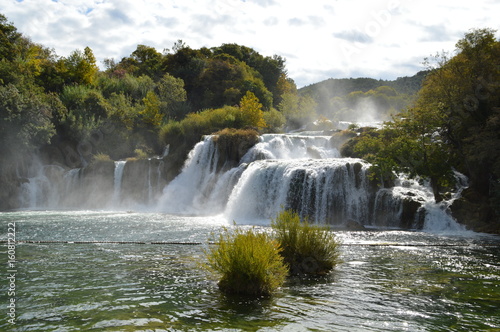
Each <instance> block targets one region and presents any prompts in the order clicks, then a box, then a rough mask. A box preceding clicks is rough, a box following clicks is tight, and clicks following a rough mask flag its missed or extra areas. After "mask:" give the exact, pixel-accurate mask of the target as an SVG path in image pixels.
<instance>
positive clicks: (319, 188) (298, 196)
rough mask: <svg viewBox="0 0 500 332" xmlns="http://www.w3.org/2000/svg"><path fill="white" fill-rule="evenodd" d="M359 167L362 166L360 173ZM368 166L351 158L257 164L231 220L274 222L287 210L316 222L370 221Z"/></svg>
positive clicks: (240, 188) (236, 196)
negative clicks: (366, 172) (282, 209)
mask: <svg viewBox="0 0 500 332" xmlns="http://www.w3.org/2000/svg"><path fill="white" fill-rule="evenodd" d="M355 164H358V165H359V166H360V167H359V168H360V170H359V174H356V171H355V170H354V166H353V165H355ZM367 167H368V165H367V164H366V163H365V162H364V161H362V160H359V159H350V158H344V159H340V158H336V159H332V158H329V159H292V160H275V159H272V160H263V161H256V162H253V163H252V164H250V166H249V167H248V169H247V170H246V171H245V172H244V173H243V175H242V177H241V179H240V181H239V182H238V184H237V185H236V187H235V188H234V190H233V192H232V194H231V197H230V199H229V203H228V208H227V210H226V215H227V217H228V218H230V219H234V220H237V219H240V220H245V221H247V222H248V221H249V220H266V219H267V220H268V219H271V218H274V217H275V216H276V214H277V213H278V212H279V211H280V210H281V208H282V207H284V208H293V209H295V210H297V211H298V212H299V214H300V215H301V216H302V217H306V216H307V217H309V218H310V219H311V221H314V222H329V223H332V224H342V223H343V222H344V221H347V220H349V219H354V220H359V221H362V222H366V221H367V220H368V211H369V210H368V190H367V183H366V182H367V181H366V176H364V172H365V171H366V169H367ZM357 182H358V183H357Z"/></svg>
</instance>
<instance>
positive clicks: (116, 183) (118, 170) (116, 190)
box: [112, 160, 127, 206]
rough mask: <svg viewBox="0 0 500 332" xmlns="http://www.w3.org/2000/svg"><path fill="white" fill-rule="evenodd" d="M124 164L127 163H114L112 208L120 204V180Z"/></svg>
mask: <svg viewBox="0 0 500 332" xmlns="http://www.w3.org/2000/svg"><path fill="white" fill-rule="evenodd" d="M126 163H127V161H124V160H120V161H115V172H114V178H113V201H112V204H113V206H120V203H121V191H122V178H123V170H124V169H125V164H126Z"/></svg>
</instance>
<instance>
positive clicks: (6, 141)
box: [0, 84, 55, 159]
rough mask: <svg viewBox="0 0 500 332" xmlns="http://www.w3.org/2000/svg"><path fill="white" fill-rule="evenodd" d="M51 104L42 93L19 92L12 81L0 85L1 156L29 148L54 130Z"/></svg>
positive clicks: (45, 138) (46, 140) (41, 143)
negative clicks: (51, 119)
mask: <svg viewBox="0 0 500 332" xmlns="http://www.w3.org/2000/svg"><path fill="white" fill-rule="evenodd" d="M51 114H52V108H51V106H50V104H49V103H47V101H46V100H45V96H44V95H43V94H39V93H37V92H36V91H25V92H22V91H20V90H19V89H17V88H16V87H15V86H14V85H12V84H9V85H7V86H0V141H1V144H0V150H1V151H2V156H4V157H2V159H4V158H5V159H6V158H7V157H8V156H11V155H13V154H22V153H23V152H32V151H33V150H34V149H35V148H37V147H40V146H42V145H44V144H48V143H49V141H50V138H51V137H52V136H53V135H54V134H55V130H54V125H53V124H52V123H51V121H50V118H51Z"/></svg>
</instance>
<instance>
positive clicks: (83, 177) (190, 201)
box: [20, 133, 466, 231]
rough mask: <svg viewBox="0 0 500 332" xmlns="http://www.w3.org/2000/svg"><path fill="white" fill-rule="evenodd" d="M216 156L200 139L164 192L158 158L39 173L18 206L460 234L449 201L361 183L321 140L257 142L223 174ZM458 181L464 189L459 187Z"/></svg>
mask: <svg viewBox="0 0 500 332" xmlns="http://www.w3.org/2000/svg"><path fill="white" fill-rule="evenodd" d="M219 149H220V147H219V146H218V143H217V139H215V137H214V136H206V137H205V138H204V139H203V140H202V141H201V142H199V143H198V144H196V146H195V147H194V148H193V150H192V151H191V152H190V154H189V156H188V159H187V160H186V162H185V166H184V169H183V171H182V172H181V174H179V175H178V176H177V177H176V178H175V179H174V180H173V181H171V182H170V183H169V184H168V185H167V186H165V185H164V183H165V180H164V177H163V175H162V169H163V167H164V162H163V160H162V159H160V158H150V159H147V160H145V159H143V160H133V161H130V162H125V161H117V162H114V163H112V162H108V161H103V162H100V163H97V164H91V165H89V166H87V167H85V168H82V169H72V170H67V169H64V168H62V167H60V166H56V165H45V166H42V165H39V167H38V168H37V167H34V169H36V171H32V172H31V174H32V175H31V177H29V178H27V179H26V180H24V182H23V184H22V186H21V191H20V202H21V207H23V208H29V209H40V208H49V209H59V208H63V209H67V208H71V209H73V208H90V209H94V208H127V209H131V208H132V209H134V208H140V209H145V208H146V209H148V210H155V211H162V212H166V213H173V214H196V215H216V214H224V215H225V216H226V217H227V218H228V219H230V220H235V221H237V222H255V221H258V222H262V221H264V220H266V221H267V222H268V221H269V219H271V218H274V217H275V216H276V214H277V213H278V212H279V211H280V210H281V209H282V208H290V209H293V210H295V211H297V212H298V213H299V214H300V215H301V216H302V217H308V218H309V219H310V220H311V221H314V222H318V223H328V224H332V225H337V226H342V225H345V224H346V223H348V222H350V221H355V222H356V223H358V224H360V225H364V226H367V227H383V228H403V229H422V228H423V229H425V230H429V231H436V230H437V231H442V230H444V229H455V230H461V229H463V228H462V227H461V226H459V225H457V223H456V222H455V221H454V220H453V219H452V218H451V217H450V216H449V214H448V212H447V211H448V207H449V205H450V204H451V202H452V201H453V200H450V201H446V202H441V203H439V204H436V203H435V202H434V198H433V195H432V191H431V190H430V189H429V188H428V187H426V186H422V185H421V184H419V183H418V181H414V180H408V179H405V178H404V177H403V176H400V177H399V179H398V180H397V181H396V184H395V186H394V187H391V188H379V187H377V186H376V185H375V184H374V183H372V182H370V181H369V180H368V178H367V175H366V171H367V169H368V167H369V164H368V163H366V162H365V161H363V160H360V159H350V158H340V155H339V152H338V150H337V149H336V148H335V147H334V146H333V145H332V143H331V137H330V136H313V135H312V134H311V133H309V135H294V134H266V135H262V136H261V137H260V142H258V143H257V144H256V145H255V146H253V147H252V148H251V149H250V150H249V151H248V152H247V153H246V154H245V155H244V156H243V157H242V158H241V160H240V163H239V165H238V166H237V167H234V168H229V169H227V168H226V167H223V166H221V165H228V163H227V159H226V158H227V156H226V155H225V154H221V153H220V151H219ZM457 176H458V175H457ZM461 182H463V183H462V187H463V186H466V183H465V179H462V178H461V181H459V183H461ZM163 186H165V187H164V188H163V191H161V189H160V188H162V187H163ZM459 192H460V188H457V193H459ZM453 199H454V198H453Z"/></svg>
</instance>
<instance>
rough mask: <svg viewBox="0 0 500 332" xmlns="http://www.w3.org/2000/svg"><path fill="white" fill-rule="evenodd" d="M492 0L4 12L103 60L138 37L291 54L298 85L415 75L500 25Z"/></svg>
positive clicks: (66, 3)
mask: <svg viewBox="0 0 500 332" xmlns="http://www.w3.org/2000/svg"><path fill="white" fill-rule="evenodd" d="M499 9H500V4H499V3H498V2H497V1H492V0H476V1H475V2H474V3H471V2H470V1H462V0H458V1H453V2H449V1H446V0H422V1H418V2H416V1H411V0H355V1H352V0H336V1H332V0H309V1H293V2H292V1H285V0H190V1H181V0H168V1H161V0H59V1H52V0H24V1H20V0H4V3H3V4H2V13H3V14H4V15H6V16H7V18H8V19H9V20H10V21H12V22H13V23H14V24H15V26H16V27H17V28H18V29H19V31H21V32H23V33H24V34H26V35H27V36H29V37H31V39H32V40H33V41H35V42H39V43H41V44H43V45H45V46H47V47H53V48H54V49H55V50H56V52H57V54H59V55H61V56H66V55H68V54H69V53H70V52H71V51H73V50H75V49H83V48H84V47H85V46H89V47H90V48H92V50H93V51H94V54H95V55H96V57H97V58H98V60H101V61H102V60H103V59H105V58H115V59H117V60H120V59H121V58H122V57H125V56H128V55H130V53H131V52H133V51H134V50H135V48H136V46H137V45H138V44H145V45H148V46H152V47H155V48H157V49H158V51H160V52H161V51H162V50H163V49H164V48H170V47H171V46H172V45H173V43H174V42H175V41H176V40H178V39H182V40H183V41H184V42H186V43H187V44H188V45H189V46H191V47H194V48H198V47H202V46H206V47H212V46H218V45H220V44H222V43H238V44H242V45H245V46H249V47H252V48H254V49H256V50H257V51H259V52H260V53H261V54H263V55H273V54H279V55H282V56H284V57H286V58H287V69H288V72H289V75H290V76H291V77H292V78H293V79H295V81H296V82H297V84H298V86H304V85H307V84H311V83H315V82H318V81H321V80H324V79H327V78H329V77H357V76H372V77H374V78H385V79H388V78H391V79H392V78H396V77H398V76H404V75H412V74H414V73H415V72H416V71H418V70H419V69H422V67H420V62H421V61H422V59H423V58H424V57H426V56H428V55H430V54H433V53H436V52H438V51H441V50H443V49H444V50H449V51H453V49H454V44H455V43H456V41H457V40H458V39H459V38H460V37H461V36H463V34H464V33H465V32H467V31H468V30H469V29H470V28H475V27H491V28H494V29H498V28H500V26H499V23H498V21H497V20H496V18H495V15H493V13H496V12H500V11H499Z"/></svg>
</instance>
